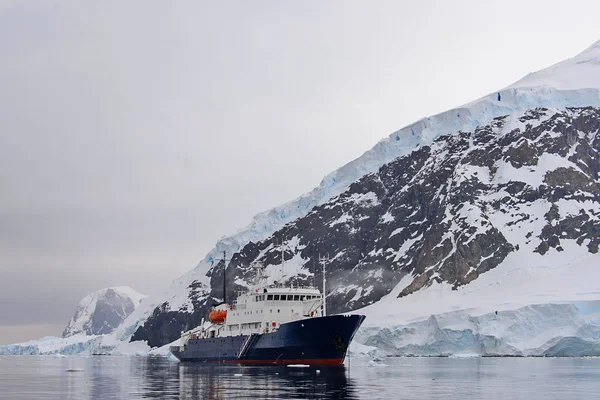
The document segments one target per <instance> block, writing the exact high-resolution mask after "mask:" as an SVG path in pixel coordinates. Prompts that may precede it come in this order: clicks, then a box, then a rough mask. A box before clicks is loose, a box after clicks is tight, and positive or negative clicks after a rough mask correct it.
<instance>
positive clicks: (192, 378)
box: [0, 356, 600, 400]
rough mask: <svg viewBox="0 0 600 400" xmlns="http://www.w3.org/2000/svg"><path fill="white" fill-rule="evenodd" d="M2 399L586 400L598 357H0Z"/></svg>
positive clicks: (597, 381) (597, 382) (597, 374)
mask: <svg viewBox="0 0 600 400" xmlns="http://www.w3.org/2000/svg"><path fill="white" fill-rule="evenodd" d="M0 388H1V389H0V399H30V400H42V399H44V400H46V399H59V398H60V399H142V398H160V399H247V398H254V399H280V398H297V399H388V398H389V399H420V400H423V399H433V398H441V397H442V396H443V397H447V398H460V399H497V398H510V399H545V400H547V399H583V398H595V397H596V396H597V394H598V393H599V392H600V358H465V359H453V358H387V359H384V360H382V361H380V362H374V361H371V360H368V359H364V358H353V359H351V360H350V362H349V363H347V364H346V366H345V367H334V368H332V367H317V368H315V367H309V368H292V367H285V366H242V365H215V364H203V363H176V362H172V361H169V360H168V359H166V358H163V357H70V358H59V357H54V356H28V357H22V356H5V357H0Z"/></svg>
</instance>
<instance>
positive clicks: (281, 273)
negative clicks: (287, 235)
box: [275, 238, 285, 284]
mask: <svg viewBox="0 0 600 400" xmlns="http://www.w3.org/2000/svg"><path fill="white" fill-rule="evenodd" d="M275 245H276V246H277V242H275ZM279 248H280V250H281V266H280V268H279V274H280V276H279V280H280V283H281V284H283V278H284V277H285V275H284V274H283V267H284V263H285V257H284V249H285V248H284V247H283V238H282V239H281V242H279Z"/></svg>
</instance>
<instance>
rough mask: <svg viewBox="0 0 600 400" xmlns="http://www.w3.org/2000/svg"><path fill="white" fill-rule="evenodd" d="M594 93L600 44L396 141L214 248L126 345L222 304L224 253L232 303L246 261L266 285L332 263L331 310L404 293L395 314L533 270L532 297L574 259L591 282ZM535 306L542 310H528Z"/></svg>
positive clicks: (557, 296) (136, 319) (599, 103)
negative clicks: (420, 301)
mask: <svg viewBox="0 0 600 400" xmlns="http://www.w3.org/2000/svg"><path fill="white" fill-rule="evenodd" d="M599 89H600V41H599V42H596V43H595V44H594V45H592V46H591V47H590V48H588V49H587V50H585V51H584V52H583V53H581V54H579V55H578V56H576V57H574V58H572V59H569V60H566V61H563V62H561V63H559V64H556V65H554V66H552V67H549V68H547V69H545V70H542V71H539V72H537V73H533V74H529V75H528V76H526V77H525V78H523V79H522V80H520V81H518V82H517V83H515V84H513V85H511V86H509V87H507V88H505V89H502V90H500V91H499V92H494V93H492V94H490V95H488V96H485V97H483V98H481V99H479V100H476V101H474V102H472V103H469V104H467V105H465V106H462V107H459V108H456V109H453V110H450V111H447V112H444V113H442V114H439V115H436V116H432V117H429V118H424V119H422V120H420V121H418V122H416V123H414V124H412V125H410V126H407V127H405V128H403V129H401V130H399V131H397V132H395V133H393V134H392V135H390V136H389V137H387V138H385V139H384V140H382V141H380V142H379V143H378V144H377V145H376V146H375V147H374V148H373V149H371V150H369V151H368V152H366V153H365V154H364V155H363V156H361V157H360V158H358V159H356V160H354V161H352V162H350V163H349V164H347V165H345V166H343V167H342V168H340V169H339V170H337V171H335V172H333V173H331V174H329V175H328V176H327V177H325V178H324V179H323V181H322V182H321V184H320V185H319V186H318V187H317V188H315V189H314V190H313V191H312V192H310V193H308V194H306V195H304V196H301V197H300V198H298V199H296V200H294V201H292V202H290V203H287V204H285V205H283V206H279V207H276V208H274V209H272V210H270V211H268V212H266V213H262V214H259V215H257V216H256V217H255V218H254V221H253V222H252V224H250V225H249V226H248V227H246V228H245V229H243V230H241V231H239V232H238V233H236V234H235V235H233V236H231V237H226V238H223V239H222V240H220V241H219V242H218V243H217V245H216V247H215V248H214V249H213V250H212V251H211V252H210V253H209V254H208V255H207V256H206V257H205V259H204V260H203V261H202V262H200V263H199V264H198V266H197V267H196V268H195V269H194V270H192V271H191V272H189V273H188V274H186V275H184V276H182V277H181V278H179V279H178V280H176V281H175V282H174V283H173V284H172V286H171V287H170V288H169V290H168V291H167V292H166V293H165V295H164V296H161V297H157V298H153V299H149V301H148V303H147V305H148V307H147V308H143V309H142V308H140V309H139V310H138V311H136V312H134V313H133V314H132V315H131V316H130V317H129V318H128V319H127V320H126V321H125V323H124V325H123V326H122V327H121V328H120V332H122V334H123V336H122V337H125V336H127V334H129V333H132V331H134V330H135V334H134V335H133V339H134V340H136V339H143V340H148V343H149V344H150V345H151V346H158V345H162V344H164V343H167V342H170V341H172V340H174V339H175V338H176V337H177V335H179V332H180V331H181V330H182V329H187V328H190V327H192V326H194V325H197V324H198V323H199V321H200V319H201V318H202V317H203V316H204V314H205V312H206V309H207V306H208V305H209V304H210V303H211V302H213V301H216V300H217V299H219V298H221V297H222V293H221V289H220V288H221V285H220V282H221V280H222V276H223V267H224V265H223V263H220V262H215V260H217V259H218V257H219V255H220V253H221V252H222V251H224V250H225V251H227V252H228V254H231V255H232V262H231V264H229V265H228V268H227V271H226V273H227V281H228V290H229V291H230V292H228V297H229V298H231V297H232V296H234V295H235V292H236V291H237V290H239V289H242V288H243V287H244V286H245V285H246V284H247V282H248V280H249V279H251V278H252V270H251V268H250V267H249V266H250V264H251V263H252V262H254V261H257V260H259V261H262V262H263V263H265V264H266V265H267V266H268V270H269V271H270V272H271V275H272V276H273V277H278V276H279V277H281V276H282V275H285V276H286V278H287V279H292V280H295V281H312V280H313V279H315V278H316V279H317V282H318V281H319V279H320V278H319V275H320V268H317V266H316V262H315V261H316V258H317V256H318V255H319V254H321V255H323V254H329V255H330V256H331V258H332V261H331V266H330V268H329V270H328V275H330V276H329V277H328V281H329V282H330V283H331V286H330V287H329V290H330V291H331V294H330V295H329V296H330V297H329V299H330V304H331V306H332V311H336V312H343V311H348V310H352V309H357V308H361V307H364V306H367V305H369V304H373V303H376V302H377V301H379V300H380V299H381V298H382V297H384V296H386V295H387V296H388V297H389V295H390V293H392V292H393V293H394V294H396V295H397V296H398V295H399V296H400V297H401V298H400V299H398V301H395V302H393V305H392V304H390V305H389V306H391V307H393V308H394V309H403V307H404V306H403V305H404V304H408V303H409V302H411V299H412V298H417V297H420V296H421V295H422V294H423V293H430V292H432V291H433V292H435V291H438V290H439V289H438V286H443V285H448V286H449V287H450V289H452V290H451V292H456V293H461V294H462V293H467V292H466V291H468V289H469V287H471V286H472V285H473V283H475V282H477V281H478V280H479V279H482V277H485V275H486V274H490V273H491V272H490V271H493V270H496V269H497V270H498V271H503V272H506V273H507V274H508V273H509V271H512V272H511V273H512V274H513V276H514V274H517V275H519V274H522V275H523V274H525V275H526V274H529V273H532V274H533V275H532V281H531V282H529V283H527V284H523V285H521V286H524V287H525V288H529V289H528V290H531V291H533V292H534V291H535V290H538V289H540V285H538V284H537V283H536V281H535V279H537V277H538V276H537V275H539V274H542V275H543V273H542V272H541V271H544V273H546V275H548V276H550V275H552V271H554V270H553V269H554V268H556V269H564V268H567V267H569V264H574V263H576V265H575V266H573V265H572V266H571V267H572V268H571V270H572V271H573V273H574V272H575V270H577V271H579V272H580V273H581V276H585V275H586V274H594V275H592V276H597V274H598V273H597V272H596V271H595V269H593V265H594V264H595V263H597V262H598V255H597V250H598V243H599V240H600V231H599V228H600V225H598V212H599V211H600V208H599V201H600V200H599V193H600V192H599V190H598V188H599V186H598V184H599V182H598V178H599V172H600V164H599V161H598V160H599V158H598V156H599V155H598V150H599V149H600V137H599V136H598V129H599V127H600V122H599V121H600V109H599V108H598V107H600V90H599ZM282 242H283V248H284V259H285V267H284V269H285V271H284V272H281V268H280V267H281V263H282V262H281V245H280V243H282ZM571 270H570V271H571ZM515 271H516V272H515ZM579 272H578V274H579ZM534 275H535V279H533V277H534ZM566 275H569V272H568V273H566ZM578 276H580V275H578ZM588 276H589V275H588ZM561 277H562V275H561ZM546 278H547V280H549V281H552V278H548V277H546ZM552 282H554V281H552ZM563 282H564V281H563ZM589 282H590V281H587V282H582V281H578V282H577V284H578V286H579V285H581V286H579V287H583V286H586V287H587V286H589ZM592 282H593V281H592ZM498 285H501V284H500V283H498ZM550 286H551V287H552V292H551V294H550V295H548V296H545V297H540V298H539V299H538V300H539V301H537V302H540V301H545V300H550V301H555V300H556V301H558V300H575V299H578V298H580V297H584V298H586V299H588V300H589V299H592V300H595V299H597V297H598V296H600V294H598V291H594V290H593V287H590V288H589V289H590V290H589V291H586V290H580V291H577V290H575V289H574V288H571V287H564V286H565V285H562V284H561V282H560V279H558V278H557V282H556V284H554V283H553V284H552V285H550ZM550 286H548V287H550ZM592 286H593V284H592ZM400 287H401V290H400ZM521 289H522V288H521V287H519V290H521ZM515 290H517V286H514V283H513V282H512V281H510V280H507V281H506V282H505V283H504V284H503V285H502V288H501V290H500V291H499V292H502V293H503V294H502V297H503V300H502V299H499V298H498V297H495V298H494V299H493V300H492V301H491V303H493V306H492V305H490V307H496V306H497V303H498V302H499V301H507V300H510V299H512V298H513V296H512V292H513V291H515ZM573 296H574V297H573ZM563 297H564V298H563ZM461 298H462V299H463V300H462V302H460V301H459V302H457V303H455V304H454V305H453V306H454V307H457V308H456V309H460V308H471V306H472V305H470V304H469V300H468V296H467V295H466V294H464V295H462V297H461ZM530 301H531V302H536V301H535V299H531V298H528V299H527V301H526V302H525V304H528V303H527V302H530ZM519 304H520V305H524V304H522V303H519ZM428 307H430V308H431V309H429V308H428ZM428 307H418V310H419V311H418V313H416V314H419V313H420V314H421V315H420V316H428V315H430V314H432V313H434V312H435V310H436V308H438V305H435V304H431V305H428ZM442 308H444V307H442ZM493 309H494V308H492V310H493ZM368 310H369V309H367V310H366V312H369V311H368ZM444 311H449V310H447V309H442V310H441V311H440V312H444ZM416 314H415V315H413V317H415V318H416V317H419V315H416ZM367 315H369V314H367ZM398 317H400V316H398ZM370 321H371V322H373V324H375V325H377V324H379V321H378V319H377V318H367V324H369V322H370Z"/></svg>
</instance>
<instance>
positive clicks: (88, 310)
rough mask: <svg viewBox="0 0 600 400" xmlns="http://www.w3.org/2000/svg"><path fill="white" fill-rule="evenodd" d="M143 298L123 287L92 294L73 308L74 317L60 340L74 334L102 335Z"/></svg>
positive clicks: (118, 322)
mask: <svg viewBox="0 0 600 400" xmlns="http://www.w3.org/2000/svg"><path fill="white" fill-rule="evenodd" d="M144 297H146V296H145V295H143V294H140V293H138V292H136V291H135V290H133V289H132V288H130V287H127V286H119V287H109V288H105V289H100V290H97V291H95V292H92V293H90V294H88V295H87V296H85V297H84V298H83V299H82V300H81V301H80V302H79V304H78V305H77V309H76V310H75V315H73V317H72V318H71V320H70V321H69V323H68V324H67V326H66V328H65V330H64V332H63V334H62V337H63V338H66V337H69V336H73V335H76V334H80V333H84V334H86V335H105V334H108V333H111V332H112V331H113V330H114V329H115V328H116V327H118V326H119V325H120V324H121V323H122V322H123V321H124V320H125V318H127V317H128V316H129V314H131V313H132V312H133V310H135V308H136V307H137V306H138V305H139V304H140V301H141V300H142V299H143V298H144Z"/></svg>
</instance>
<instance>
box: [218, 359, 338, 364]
mask: <svg viewBox="0 0 600 400" xmlns="http://www.w3.org/2000/svg"><path fill="white" fill-rule="evenodd" d="M215 362H219V361H218V360H215ZM221 362H223V363H235V364H284V365H288V364H308V365H341V364H343V363H344V359H343V358H312V359H298V360H222V361H221Z"/></svg>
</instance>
